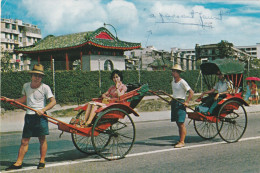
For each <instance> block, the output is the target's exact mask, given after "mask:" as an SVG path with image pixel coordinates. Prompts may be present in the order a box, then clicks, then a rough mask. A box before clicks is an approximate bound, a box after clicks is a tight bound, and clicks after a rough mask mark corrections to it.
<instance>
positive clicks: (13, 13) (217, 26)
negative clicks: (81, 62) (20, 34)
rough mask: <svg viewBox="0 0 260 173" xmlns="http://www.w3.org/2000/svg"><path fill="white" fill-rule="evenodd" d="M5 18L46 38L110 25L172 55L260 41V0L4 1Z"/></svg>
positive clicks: (122, 37) (123, 36)
mask: <svg viewBox="0 0 260 173" xmlns="http://www.w3.org/2000/svg"><path fill="white" fill-rule="evenodd" d="M1 18H11V19H19V20H22V21H23V22H24V23H30V24H34V25H37V26H38V27H39V28H40V29H41V32H42V36H43V38H44V37H46V36H48V35H55V36H59V35H66V34H71V33H77V32H86V31H94V30H96V29H98V28H99V27H103V26H104V23H108V24H111V25H112V26H113V27H114V28H115V30H114V28H113V27H111V26H109V25H107V26H106V28H107V29H108V30H109V31H110V32H111V33H112V34H113V35H114V36H116V35H117V36H118V38H119V39H120V40H123V41H128V42H137V43H141V44H142V47H146V46H154V47H155V48H156V49H158V50H166V51H170V50H171V48H173V47H177V48H182V49H193V48H195V45H196V44H199V45H204V44H215V43H219V42H220V41H221V40H225V41H228V42H231V43H233V44H234V45H235V46H247V45H256V43H260V0H247V1H244V0H235V1H234V0H229V1H226V0H225V1H221V0H208V1H206V0H200V1H199V0H1Z"/></svg>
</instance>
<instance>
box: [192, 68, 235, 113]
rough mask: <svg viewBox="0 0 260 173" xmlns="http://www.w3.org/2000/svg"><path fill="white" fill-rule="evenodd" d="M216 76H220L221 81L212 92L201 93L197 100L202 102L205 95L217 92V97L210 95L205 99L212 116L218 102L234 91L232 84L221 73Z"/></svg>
mask: <svg viewBox="0 0 260 173" xmlns="http://www.w3.org/2000/svg"><path fill="white" fill-rule="evenodd" d="M216 75H217V76H218V79H219V81H218V82H217V83H216V84H215V86H214V87H213V88H212V89H211V90H209V91H205V92H203V93H201V95H200V96H199V98H198V99H197V100H196V101H197V102H200V101H201V100H202V97H203V96H204V95H205V94H212V93H215V92H216V91H217V93H216V94H215V95H210V96H209V97H207V98H205V100H206V101H205V102H207V103H206V105H207V106H208V107H210V108H209V110H208V112H209V113H210V114H212V112H213V110H214V108H215V107H216V106H217V103H218V101H217V100H218V99H222V98H224V97H225V96H226V95H225V94H227V93H229V92H230V90H232V89H233V87H232V82H229V81H227V80H226V79H225V78H224V75H223V74H221V72H220V71H218V72H217V74H216Z"/></svg>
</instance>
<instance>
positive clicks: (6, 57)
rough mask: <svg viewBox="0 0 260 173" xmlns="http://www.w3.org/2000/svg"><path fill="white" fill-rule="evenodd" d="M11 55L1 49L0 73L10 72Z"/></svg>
mask: <svg viewBox="0 0 260 173" xmlns="http://www.w3.org/2000/svg"><path fill="white" fill-rule="evenodd" d="M11 57H12V56H11V54H10V53H9V52H8V51H4V50H3V48H2V49H1V72H7V71H12V69H11V67H10V60H11Z"/></svg>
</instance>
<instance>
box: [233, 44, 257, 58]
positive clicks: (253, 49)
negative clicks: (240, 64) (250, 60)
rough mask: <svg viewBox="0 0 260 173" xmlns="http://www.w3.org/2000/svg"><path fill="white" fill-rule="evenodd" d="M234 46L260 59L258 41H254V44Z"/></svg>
mask: <svg viewBox="0 0 260 173" xmlns="http://www.w3.org/2000/svg"><path fill="white" fill-rule="evenodd" d="M235 48H237V49H239V50H241V51H243V52H246V53H247V54H249V55H251V56H252V57H255V58H257V59H260V43H256V45H252V46H235Z"/></svg>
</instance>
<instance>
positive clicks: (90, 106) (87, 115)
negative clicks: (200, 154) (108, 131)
mask: <svg viewBox="0 0 260 173" xmlns="http://www.w3.org/2000/svg"><path fill="white" fill-rule="evenodd" d="M91 108H92V105H91V104H89V103H88V107H87V109H86V113H85V123H86V122H87V121H88V118H89V114H90V111H91Z"/></svg>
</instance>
